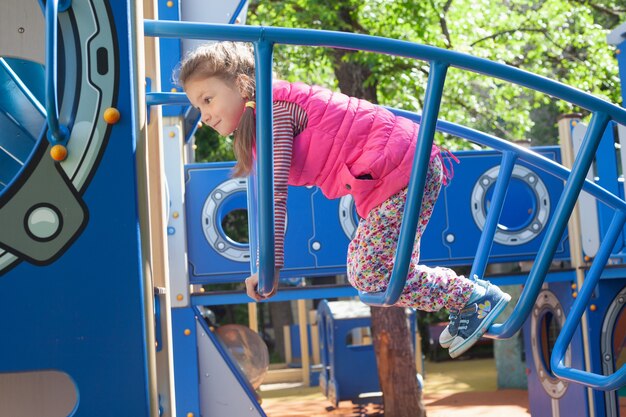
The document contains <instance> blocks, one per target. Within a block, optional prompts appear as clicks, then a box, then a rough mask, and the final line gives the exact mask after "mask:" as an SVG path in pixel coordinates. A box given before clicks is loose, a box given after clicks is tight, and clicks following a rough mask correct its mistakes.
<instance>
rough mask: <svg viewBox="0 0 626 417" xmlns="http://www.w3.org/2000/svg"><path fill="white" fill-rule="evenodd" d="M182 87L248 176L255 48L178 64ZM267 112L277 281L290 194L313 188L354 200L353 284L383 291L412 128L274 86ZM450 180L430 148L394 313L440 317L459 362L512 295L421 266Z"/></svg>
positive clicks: (251, 288) (209, 48) (347, 100)
mask: <svg viewBox="0 0 626 417" xmlns="http://www.w3.org/2000/svg"><path fill="white" fill-rule="evenodd" d="M179 81H180V84H181V85H182V86H183V88H184V90H185V93H186V94H187V97H188V98H189V101H190V102H191V104H192V105H193V106H195V107H197V108H198V109H199V111H200V112H201V115H202V116H201V117H202V122H203V123H204V124H206V125H208V126H210V127H212V128H213V129H215V130H216V131H217V132H218V133H220V134H221V135H223V136H227V135H230V134H233V133H234V142H233V143H234V144H233V147H234V152H235V156H236V159H237V164H236V166H235V168H234V176H247V175H248V174H249V173H250V171H251V170H252V167H253V160H254V157H255V153H254V150H255V135H256V124H255V123H256V122H255V108H256V105H255V79H254V55H253V52H252V49H251V48H250V47H249V46H247V45H246V44H243V43H235V42H218V43H213V44H210V45H206V46H201V47H199V48H198V49H197V50H195V51H194V52H192V53H191V54H190V55H189V56H187V57H186V58H185V59H184V60H183V62H182V63H181V67H180V73H179ZM273 112H274V125H273V133H274V176H275V178H274V196H275V219H276V220H275V222H276V224H275V230H276V231H277V233H276V241H275V244H276V275H275V280H278V274H279V270H280V268H281V267H282V266H283V258H284V252H283V244H284V230H285V213H286V204H287V185H308V186H310V185H315V186H317V187H319V188H320V189H321V190H322V192H323V193H324V195H325V196H326V197H328V198H338V197H341V196H344V195H347V194H350V195H352V197H353V198H354V202H355V205H356V208H357V212H358V214H359V216H360V217H361V218H362V219H361V220H360V222H359V226H358V228H357V231H356V235H355V237H354V239H353V240H352V242H350V245H349V247H348V260H347V273H348V280H349V281H350V284H352V285H353V286H354V287H356V288H358V289H359V290H361V291H367V292H372V291H383V290H385V289H386V286H387V282H388V281H389V276H390V274H391V271H392V269H393V262H394V254H395V250H396V244H397V240H398V235H399V231H400V224H401V220H402V213H403V211H404V205H405V201H406V193H407V185H408V182H409V177H410V173H411V165H412V162H413V156H414V152H415V144H416V138H417V132H418V129H419V125H417V124H416V123H414V122H412V121H410V120H408V119H405V118H402V117H398V116H395V115H394V114H393V113H391V112H389V111H388V110H386V109H384V108H382V107H379V106H375V105H373V104H371V103H369V102H367V101H364V100H359V99H356V98H352V97H348V96H345V95H343V94H339V93H335V92H332V91H330V90H327V89H324V88H321V87H317V86H309V85H305V84H302V83H293V84H292V83H288V82H285V81H275V83H274V84H273ZM449 179H450V175H448V172H447V170H446V169H445V168H444V167H443V164H442V157H441V152H440V150H439V148H438V147H437V146H435V145H433V147H432V151H431V155H430V164H429V167H428V174H427V178H426V185H425V189H424V197H423V200H422V209H421V213H420V221H419V222H418V229H417V233H416V237H415V248H414V250H413V254H412V260H411V266H410V269H409V274H408V277H407V280H406V286H405V288H404V291H403V293H402V296H401V297H400V299H399V301H398V303H397V305H398V306H406V307H414V308H418V309H420V310H425V311H438V310H439V309H441V308H443V307H445V308H447V309H448V310H449V311H450V324H449V325H448V327H447V328H446V329H445V330H444V332H443V333H442V335H441V337H440V339H439V341H440V343H441V345H442V346H443V347H444V348H449V352H450V356H452V357H457V356H459V355H460V354H462V353H463V352H465V351H466V350H467V349H469V348H470V347H471V346H472V345H473V344H474V343H475V342H476V341H477V340H478V339H479V338H480V337H481V336H482V335H483V334H484V333H485V331H486V330H487V329H488V328H489V326H490V325H491V324H492V323H493V322H494V320H495V319H496V317H497V316H498V315H499V314H500V313H501V312H502V310H504V308H505V307H506V305H507V304H508V302H509V300H510V296H509V295H508V294H506V293H503V292H502V291H501V290H500V289H499V288H498V287H497V286H495V285H491V284H490V283H489V282H486V281H482V280H478V279H475V280H470V279H467V278H465V277H463V276H458V275H457V274H456V273H455V272H454V271H452V270H451V269H448V268H429V267H426V266H424V265H419V264H418V261H419V248H420V238H421V236H422V234H423V232H424V229H425V228H426V225H427V224H428V220H429V219H430V216H431V214H432V210H433V207H434V205H435V201H436V200H437V197H438V195H439V190H440V189H441V184H442V182H444V183H445V182H446V181H447V180H449ZM281 231H283V232H281ZM257 284H258V277H257V275H256V274H255V275H253V276H250V277H249V278H247V279H246V289H247V293H248V295H249V296H250V297H251V298H253V299H255V300H257V301H259V300H261V299H262V297H261V296H260V295H259V294H258V293H257V291H256V287H257Z"/></svg>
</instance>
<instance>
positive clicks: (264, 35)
mask: <svg viewBox="0 0 626 417" xmlns="http://www.w3.org/2000/svg"><path fill="white" fill-rule="evenodd" d="M144 31H145V35H146V36H158V37H162V38H186V39H212V40H231V41H242V42H256V41H258V40H259V39H264V40H266V41H268V42H274V43H277V44H285V45H315V46H325V47H331V48H342V49H351V50H363V51H369V52H378V53H382V54H387V55H398V56H404V57H408V58H416V59H420V60H422V61H427V62H442V63H447V64H448V65H449V66H451V67H457V68H461V69H466V70H469V71H472V72H475V73H479V74H484V75H488V76H492V77H495V78H500V79H502V80H506V81H509V82H512V83H514V84H518V85H521V86H524V87H528V88H531V89H533V90H536V91H540V92H542V93H546V94H548V95H550V96H553V97H556V98H560V99H562V100H565V101H568V102H570V103H572V104H575V105H577V106H579V107H582V108H585V109H587V110H590V111H592V112H602V113H606V114H608V115H609V116H610V117H611V119H613V120H615V121H617V122H619V123H620V124H623V125H626V110H625V109H623V108H621V107H619V106H616V105H615V104H612V103H609V102H608V101H606V100H603V99H601V98H599V97H595V96H593V95H591V94H588V93H585V92H583V91H581V90H579V89H576V88H574V87H570V86H567V85H565V84H562V83H560V82H558V81H554V80H550V79H548V78H545V77H542V76H540V75H537V74H533V73H530V72H527V71H524V70H521V69H519V68H515V67H510V66H508V65H505V64H501V63H498V62H493V61H489V60H487V59H484V58H478V57H475V56H472V55H468V54H464V53H461V52H456V51H450V50H447V49H442V48H437V47H434V46H428V45H421V44H416V43H412V42H408V41H401V40H397V39H387V38H381V37H378V36H370V35H362V34H357V33H347V32H332V31H327V30H313V29H289V28H279V27H267V26H244V25H218V24H211V23H195V22H173V21H160V20H145V21H144Z"/></svg>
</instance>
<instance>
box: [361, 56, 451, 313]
mask: <svg viewBox="0 0 626 417" xmlns="http://www.w3.org/2000/svg"><path fill="white" fill-rule="evenodd" d="M447 71H448V66H447V65H446V64H443V63H441V62H432V63H431V64H430V74H429V75H428V84H427V85H426V98H425V99H424V115H423V116H422V123H421V124H420V129H419V132H418V134H417V145H416V146H415V156H414V157H413V168H412V170H411V178H410V180H409V187H408V191H407V196H406V205H405V207H404V213H403V215H402V225H401V226H400V236H399V237H398V246H397V249H396V255H395V262H394V265H393V271H392V273H391V278H390V279H389V284H388V285H387V289H386V291H385V292H379V293H366V292H362V291H360V292H359V296H360V297H361V301H363V302H364V303H367V304H371V305H381V306H392V305H394V304H395V303H396V302H397V301H398V299H399V298H400V295H402V290H403V289H404V286H405V285H406V277H407V274H408V271H409V263H410V262H411V254H412V253H413V247H414V246H415V234H416V232H417V222H418V221H419V214H420V210H421V208H422V197H423V195H424V185H425V183H426V173H427V171H428V165H429V162H430V153H431V148H432V146H433V139H434V138H435V130H436V125H437V115H438V114H439V106H440V104H441V95H442V93H443V85H444V83H445V80H446V73H447Z"/></svg>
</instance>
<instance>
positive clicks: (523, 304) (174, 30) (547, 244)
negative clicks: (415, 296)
mask: <svg viewBox="0 0 626 417" xmlns="http://www.w3.org/2000/svg"><path fill="white" fill-rule="evenodd" d="M144 27H145V33H146V35H148V36H162V37H176V38H178V37H187V38H199V39H214V40H235V41H248V42H254V43H255V44H256V46H257V49H258V47H259V45H260V44H262V43H268V44H269V43H282V44H292V45H322V46H327V47H336V48H344V49H358V50H365V51H370V52H378V53H384V54H390V55H399V56H405V57H411V58H417V59H421V60H425V61H429V62H431V63H433V64H432V65H431V68H432V73H431V75H430V76H429V85H428V88H427V97H426V103H427V104H426V106H425V116H424V119H423V120H421V128H420V138H419V145H418V149H417V151H416V155H415V157H414V163H415V162H419V161H422V160H423V158H424V149H426V148H428V146H429V145H430V144H432V138H431V137H430V136H431V135H432V132H433V131H434V128H435V124H436V119H437V117H436V116H437V113H438V106H439V100H440V98H441V91H440V90H439V87H441V88H442V87H443V79H444V78H445V70H437V69H436V68H441V69H443V68H447V67H449V66H453V67H458V68H461V69H466V70H470V71H473V72H476V73H481V74H485V75H488V76H492V77H496V78H500V79H503V80H506V81H509V82H512V83H515V84H518V85H521V86H525V87H529V88H531V89H533V90H536V91H540V92H543V93H546V94H548V95H551V96H553V97H556V98H559V99H562V100H565V101H568V102H570V103H572V104H575V105H577V106H579V107H582V108H585V109H588V110H590V111H591V112H592V113H593V118H592V121H591V125H590V127H589V129H588V131H587V133H586V135H585V138H584V140H583V144H582V146H581V150H580V152H579V154H578V156H577V158H576V160H575V162H574V166H573V168H572V170H571V173H569V175H568V170H567V169H565V168H564V167H561V166H559V165H558V164H555V163H552V162H550V161H548V160H547V159H545V158H542V157H540V156H538V155H536V156H532V155H530V153H529V152H528V151H526V150H524V149H523V148H521V147H517V146H515V145H513V144H508V145H506V144H504V143H498V140H497V139H496V138H494V137H490V136H489V135H482V136H481V135H476V136H477V137H480V138H481V139H482V140H484V142H483V143H484V144H487V145H488V146H494V145H496V146H494V147H495V148H497V149H501V150H505V151H508V152H511V153H510V154H507V153H506V152H505V155H504V160H503V165H504V168H503V170H505V169H506V170H509V169H510V166H512V165H513V162H514V159H515V158H516V157H519V159H521V160H526V161H528V162H529V163H531V164H532V165H535V166H537V167H539V168H541V169H545V170H547V171H549V172H551V173H553V174H555V175H557V176H559V177H560V178H564V179H566V180H567V182H566V185H565V188H564V192H563V195H562V196H561V198H560V199H559V201H558V203H557V206H556V209H555V211H554V215H553V218H552V221H551V222H550V223H549V225H548V227H547V230H546V234H545V239H544V241H543V242H542V245H541V247H540V249H539V252H538V254H537V258H536V262H535V264H534V265H533V268H532V269H531V272H530V275H529V278H528V280H527V285H526V286H525V288H524V292H523V293H522V295H521V298H520V301H519V302H518V304H517V306H516V307H515V310H514V312H513V314H512V315H511V317H510V319H509V320H507V321H506V322H505V323H504V324H500V325H494V326H492V328H491V331H490V336H492V337H495V338H504V337H510V336H512V335H513V334H514V333H515V332H516V331H518V330H519V329H520V327H521V325H522V324H523V322H524V321H525V319H526V317H527V315H528V313H529V312H530V309H531V308H532V306H533V304H534V301H535V299H536V297H537V295H538V293H539V290H540V288H541V285H542V284H543V281H544V279H545V276H546V273H547V271H548V268H549V265H550V262H551V259H552V256H553V255H554V252H555V249H556V246H557V245H558V242H559V240H560V238H561V236H562V234H563V232H564V230H565V227H566V225H567V221H568V219H569V216H570V214H571V212H572V210H573V208H574V204H575V202H576V199H577V197H578V195H579V193H580V191H581V190H582V189H585V190H591V193H592V194H593V195H594V196H596V197H599V198H600V199H601V200H602V201H603V202H604V203H606V204H608V205H609V206H611V207H613V208H616V209H618V211H620V212H624V211H625V202H624V201H623V200H621V199H620V198H618V197H616V196H614V195H612V194H610V193H608V192H607V191H606V190H603V189H601V188H599V187H597V186H595V185H594V184H593V183H590V182H589V181H587V180H586V179H585V176H586V173H587V172H588V170H589V167H590V164H591V161H592V159H593V156H594V155H595V151H596V149H597V147H598V144H599V141H600V138H601V136H602V134H603V133H604V131H605V129H606V127H607V125H608V123H609V122H610V120H614V121H616V122H618V123H620V124H623V125H626V110H624V109H622V108H620V107H618V106H616V105H614V104H611V103H609V102H607V101H605V100H602V99H600V98H597V97H594V96H592V95H590V94H587V93H584V92H582V91H580V90H578V89H575V88H572V87H569V86H566V85H564V84H561V83H559V82H556V81H553V80H549V79H547V78H544V77H541V76H538V75H535V74H531V73H528V72H526V71H523V70H520V69H517V68H513V67H509V66H506V65H504V64H499V63H496V62H492V61H488V60H485V59H481V58H476V57H473V56H470V55H466V54H462V53H458V52H454V51H449V50H444V49H439V48H435V47H431V46H426V45H419V44H414V43H410V42H406V41H399V40H393V39H385V38H380V37H374V36H367V35H360V34H352V33H339V32H330V31H317V30H307V29H286V28H272V27H250V26H237V27H233V26H228V25H212V24H202V23H187V22H185V23H183V22H160V21H146V22H145V25H144ZM268 73H269V74H271V71H269V72H268ZM268 73H263V74H260V77H259V76H258V75H259V74H257V82H259V81H261V82H262V83H267V80H271V78H269V76H268ZM433 74H440V75H438V76H437V77H439V78H440V80H436V78H435V77H434V76H433ZM441 74H443V76H441ZM270 86H271V83H270ZM265 101H266V100H264V101H263V102H261V103H260V105H259V110H261V109H262V108H263V107H264V106H265V105H267V106H268V107H270V108H271V106H269V104H271V103H269V102H268V103H266V104H263V103H264V102H265ZM397 113H402V112H401V111H397ZM265 114H266V116H264V117H267V118H268V119H269V120H271V110H269V111H267V113H265ZM261 119H262V118H261V117H259V119H258V120H259V121H260V122H262V121H261ZM262 123H265V122H262ZM269 126H270V128H271V124H270V125H269ZM439 126H442V127H443V126H446V124H445V122H439V123H437V127H439ZM448 128H450V125H448ZM268 131H269V130H268ZM465 132H469V133H472V131H471V129H467V128H465ZM429 139H430V142H429ZM257 146H259V158H261V155H260V153H261V152H262V151H263V147H262V146H261V145H260V144H259V143H257ZM265 146H271V144H268V145H265ZM420 147H423V148H424V149H421V150H420ZM424 160H425V159H424ZM261 164H262V165H263V166H262V167H260V168H259V175H260V176H262V175H265V174H269V173H271V163H270V162H269V161H265V162H262V163H261ZM417 165H418V166H417V167H415V166H414V168H413V171H412V174H411V181H410V183H409V192H408V195H407V208H406V214H407V215H408V217H409V219H407V218H406V217H404V218H403V222H402V230H401V234H400V238H399V243H398V249H397V250H398V253H397V255H396V263H397V264H398V265H396V266H395V267H394V271H393V273H392V278H391V280H390V284H389V286H388V287H387V290H386V292H385V293H379V294H363V295H362V298H363V299H364V301H368V302H374V303H378V304H383V305H391V304H394V303H395V302H396V300H397V298H398V297H399V296H400V294H401V292H402V289H403V287H404V285H405V284H404V282H405V281H404V280H405V278H404V277H403V276H402V272H404V273H406V270H405V268H404V265H405V264H406V263H408V261H409V260H408V258H409V257H410V255H411V252H412V245H413V242H412V239H411V235H413V238H414V228H411V227H410V226H411V222H412V221H411V220H410V219H411V218H414V217H416V216H415V214H416V213H417V210H419V205H420V203H421V194H422V192H423V190H422V188H423V183H424V181H425V175H426V169H425V168H423V167H420V166H419V165H422V166H423V165H424V164H419V163H417ZM264 184H266V185H265V186H263V183H262V187H261V188H260V190H259V194H260V200H261V199H263V195H264V194H266V193H268V194H269V193H271V191H272V187H270V186H269V184H268V181H265V182H264ZM420 185H421V187H420ZM498 187H500V186H499V185H498ZM502 187H503V186H502ZM499 191H500V194H499V195H498V196H497V197H498V201H499V200H500V198H501V199H502V201H503V200H504V196H505V193H504V187H503V188H501V189H500V190H499ZM268 198H269V197H268ZM265 203H267V202H265ZM497 204H500V202H497ZM265 210H266V211H267V212H268V215H267V216H265V217H262V218H263V219H264V220H265V222H268V223H270V224H271V227H273V212H272V210H268V208H267V207H266V208H265ZM411 213H412V214H413V215H411ZM498 216H499V210H496V209H494V210H493V211H492V212H491V216H490V218H489V224H487V225H486V229H485V230H484V231H483V236H481V243H480V244H481V249H480V253H479V256H478V258H477V261H476V262H475V263H474V265H473V269H472V270H473V271H477V272H480V271H481V270H484V265H485V263H486V259H487V258H488V252H489V249H488V248H487V246H488V237H489V235H490V234H491V233H492V232H495V229H494V227H495V226H497V217H498ZM411 229H413V230H411ZM492 229H493V231H492ZM273 232H274V231H273V230H271V233H270V228H269V227H268V228H267V233H265V236H260V244H261V245H262V246H264V245H268V246H273V245H271V243H270V242H272V241H273V238H274V235H273ZM615 233H617V232H615ZM261 235H263V234H261ZM263 259H264V257H262V258H261V262H264V261H263ZM272 261H273V259H272ZM597 265H599V264H597ZM601 267H602V266H598V267H597V268H600V269H601ZM583 287H585V288H584V289H586V290H587V291H591V289H588V287H587V285H583ZM580 291H583V288H581V289H580ZM619 372H621V370H620V371H619ZM574 374H575V375H574V377H577V374H576V373H575V372H574ZM579 382H583V383H585V382H586V381H584V380H580V381H579ZM587 382H588V381H587ZM620 382H621V380H620ZM601 383H602V384H610V382H606V381H603V382H601Z"/></svg>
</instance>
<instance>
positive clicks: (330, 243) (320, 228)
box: [289, 188, 359, 275]
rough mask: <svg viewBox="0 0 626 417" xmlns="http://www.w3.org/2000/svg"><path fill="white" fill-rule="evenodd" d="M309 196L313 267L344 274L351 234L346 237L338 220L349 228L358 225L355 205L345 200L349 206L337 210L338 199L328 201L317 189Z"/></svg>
mask: <svg viewBox="0 0 626 417" xmlns="http://www.w3.org/2000/svg"><path fill="white" fill-rule="evenodd" d="M312 197H313V221H314V224H313V234H311V235H309V237H310V239H308V240H309V242H308V247H309V250H310V252H311V253H312V254H313V256H314V257H315V265H316V266H317V267H318V268H327V269H329V270H331V271H333V272H335V271H336V273H344V272H345V267H346V257H347V254H348V244H349V243H350V240H351V239H352V236H354V233H352V234H351V235H350V236H348V234H347V231H346V230H345V229H343V228H342V227H341V221H342V219H343V221H344V222H345V223H347V224H348V225H350V226H352V225H354V226H356V224H358V221H359V219H358V216H357V214H356V210H355V208H354V203H353V202H352V200H351V199H350V200H344V201H349V202H350V204H349V205H348V204H347V205H346V207H345V208H344V210H343V211H340V207H341V206H340V203H341V200H338V199H337V200H329V199H327V198H326V197H324V194H322V191H321V190H320V189H317V188H316V189H315V192H314V193H313V195H312ZM289 209H291V207H289ZM349 230H352V229H349ZM355 230H356V227H355ZM329 275H331V274H330V273H329Z"/></svg>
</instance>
